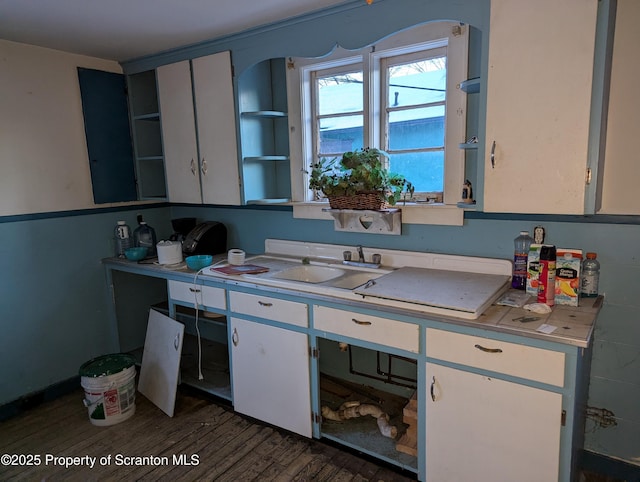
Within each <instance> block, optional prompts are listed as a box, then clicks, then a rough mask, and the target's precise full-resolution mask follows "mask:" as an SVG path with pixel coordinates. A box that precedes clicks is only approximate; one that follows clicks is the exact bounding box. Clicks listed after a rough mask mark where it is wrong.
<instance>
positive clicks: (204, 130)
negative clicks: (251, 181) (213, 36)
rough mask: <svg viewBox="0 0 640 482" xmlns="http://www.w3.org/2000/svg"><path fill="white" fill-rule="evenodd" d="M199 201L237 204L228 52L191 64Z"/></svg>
mask: <svg viewBox="0 0 640 482" xmlns="http://www.w3.org/2000/svg"><path fill="white" fill-rule="evenodd" d="M192 65H193V67H192V68H193V85H194V94H195V103H196V109H197V116H198V142H199V146H200V172H201V179H202V198H203V201H204V203H205V204H234V205H238V204H240V177H239V170H238V146H237V143H236V120H235V119H236V118H235V107H234V100H233V82H232V76H231V57H230V54H229V52H220V53H217V54H214V55H209V56H207V57H200V58H197V59H194V60H193V64H192Z"/></svg>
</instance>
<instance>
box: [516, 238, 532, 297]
mask: <svg viewBox="0 0 640 482" xmlns="http://www.w3.org/2000/svg"><path fill="white" fill-rule="evenodd" d="M513 242H514V245H515V249H514V252H513V276H512V278H511V287H512V288H515V289H517V290H524V289H526V287H527V256H528V255H529V247H530V246H531V243H532V242H533V239H532V238H531V236H529V231H520V235H519V236H518V237H517V238H516V239H514V241H513Z"/></svg>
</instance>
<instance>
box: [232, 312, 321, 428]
mask: <svg viewBox="0 0 640 482" xmlns="http://www.w3.org/2000/svg"><path fill="white" fill-rule="evenodd" d="M230 328H231V345H230V347H231V363H232V370H231V372H232V386H233V406H234V409H235V410H236V411H238V412H240V413H244V414H246V415H249V416H251V417H254V418H257V419H259V420H263V421H265V422H268V423H271V424H273V425H277V426H278V427H282V428H285V429H287V430H290V431H292V432H295V433H298V434H300V435H304V436H306V437H311V395H310V382H309V352H308V340H307V335H305V334H303V333H297V332H294V331H289V330H284V329H282V328H276V327H274V326H269V325H263V324H260V323H254V322H251V321H246V320H242V319H239V318H231V323H230Z"/></svg>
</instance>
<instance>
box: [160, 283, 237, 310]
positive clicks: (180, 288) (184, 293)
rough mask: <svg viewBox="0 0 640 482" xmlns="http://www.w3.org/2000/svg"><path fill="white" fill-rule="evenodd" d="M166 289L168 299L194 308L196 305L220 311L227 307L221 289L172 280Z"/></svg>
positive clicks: (223, 291) (223, 292)
mask: <svg viewBox="0 0 640 482" xmlns="http://www.w3.org/2000/svg"><path fill="white" fill-rule="evenodd" d="M167 287H168V289H169V298H171V299H172V300H174V301H182V302H184V303H187V304H188V305H192V306H194V307H195V306H196V304H197V305H199V306H205V307H207V308H218V309H221V310H224V309H226V307H227V299H226V295H225V290H224V289H223V288H216V287H213V286H204V285H196V284H193V283H185V282H183V281H174V280H169V281H168V282H167Z"/></svg>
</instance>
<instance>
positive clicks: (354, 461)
mask: <svg viewBox="0 0 640 482" xmlns="http://www.w3.org/2000/svg"><path fill="white" fill-rule="evenodd" d="M83 397H84V392H83V391H82V390H78V391H76V392H73V393H71V394H69V395H66V396H64V397H61V398H59V399H56V400H54V401H51V402H48V403H44V404H42V405H40V406H38V407H36V408H33V409H30V410H28V411H26V412H24V413H23V414H21V415H19V416H16V417H14V418H11V419H9V420H6V421H4V422H1V423H0V454H14V461H15V462H22V463H23V465H11V464H9V465H7V464H6V460H5V459H4V458H3V459H2V463H1V464H0V480H2V481H9V480H26V481H31V480H64V481H74V480H78V481H88V480H154V481H155V480H176V481H177V480H185V481H195V480H216V481H251V480H256V481H267V480H276V481H288V480H299V481H311V480H314V481H315V480H318V481H322V480H327V481H329V480H330V481H368V480H371V481H407V480H414V479H412V478H411V474H409V475H408V476H407V475H406V474H401V473H399V472H397V471H395V470H392V469H390V468H388V467H386V466H381V465H378V464H376V463H375V462H373V461H371V460H370V459H366V458H363V457H359V456H357V455H354V454H353V453H349V452H347V451H345V450H343V449H341V448H339V447H336V446H332V445H329V444H325V443H323V442H321V441H317V440H309V439H306V438H304V437H300V436H298V435H295V434H291V433H289V432H286V431H283V430H279V429H277V428H274V427H272V426H268V425H264V424H261V423H259V422H256V421H254V420H251V419H248V418H246V417H242V416H240V415H238V414H236V413H234V412H233V410H232V409H231V408H230V407H227V406H224V405H222V404H218V403H215V402H212V401H210V400H207V399H205V398H203V397H201V396H198V394H194V393H191V392H186V391H182V390H181V391H179V394H178V398H177V402H176V411H175V416H174V417H173V418H169V417H167V416H166V415H165V414H164V413H163V412H162V411H161V410H160V409H158V408H157V407H156V406H155V405H153V404H152V403H151V402H149V401H148V400H147V399H146V398H145V397H144V396H142V395H140V394H138V396H137V399H136V413H135V415H134V416H133V417H132V418H130V419H129V420H126V421H124V422H121V423H119V424H117V425H112V426H108V427H96V426H94V425H92V424H91V423H90V422H89V417H88V415H87V410H86V408H84V406H83V404H82V399H83ZM18 455H19V456H21V457H20V458H19V457H18ZM36 456H38V457H36ZM5 457H6V456H5ZM145 457H146V458H145ZM74 458H75V459H74ZM38 459H39V464H38ZM28 462H31V464H32V465H24V463H28ZM91 462H93V463H94V464H95V465H94V466H93V468H91V467H90V466H89V464H90V463H91ZM65 463H68V464H69V466H68V467H66V466H65V465H64V464H65Z"/></svg>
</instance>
